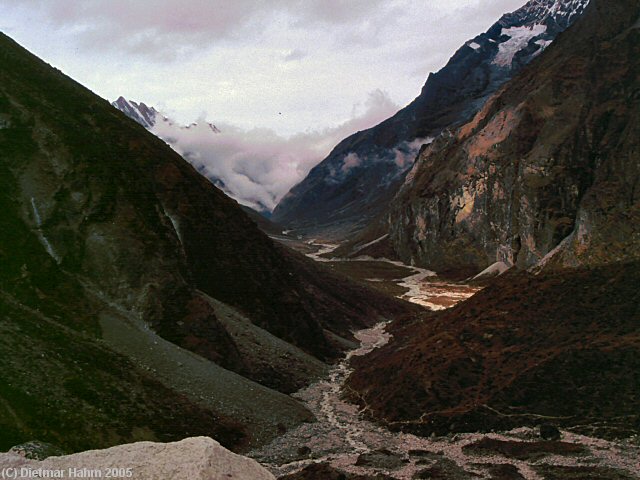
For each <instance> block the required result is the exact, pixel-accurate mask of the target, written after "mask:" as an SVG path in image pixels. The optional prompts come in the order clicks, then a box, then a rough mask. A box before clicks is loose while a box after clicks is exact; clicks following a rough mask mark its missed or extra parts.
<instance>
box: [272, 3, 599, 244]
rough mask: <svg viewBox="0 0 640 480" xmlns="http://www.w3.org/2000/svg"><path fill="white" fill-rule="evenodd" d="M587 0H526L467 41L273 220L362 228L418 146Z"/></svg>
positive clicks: (467, 113)
mask: <svg viewBox="0 0 640 480" xmlns="http://www.w3.org/2000/svg"><path fill="white" fill-rule="evenodd" d="M587 4H588V0H531V1H529V2H528V3H527V4H526V5H524V6H523V7H522V8H520V9H518V10H516V11H515V12H513V13H509V14H506V15H503V16H502V18H500V20H499V21H498V22H496V23H495V24H494V25H493V26H492V27H491V28H490V29H489V30H487V31H486V32H485V33H482V34H480V35H478V36H476V37H475V38H473V39H472V40H470V41H468V42H466V43H465V44H464V45H463V46H462V47H461V48H460V49H459V50H458V51H457V52H456V53H455V54H454V55H453V57H452V58H451V59H450V60H449V62H448V63H447V65H446V66H445V67H444V68H442V69H441V70H440V71H439V72H437V73H433V74H430V75H429V78H428V79H427V81H426V83H425V85H424V87H423V88H422V91H421V93H420V95H419V96H418V97H417V98H416V99H415V100H414V101H413V102H411V103H410V104H409V105H408V106H407V107H405V108H403V109H402V110H400V111H399V112H398V113H397V114H396V115H394V116H393V117H391V118H389V119H388V120H385V121H384V122H382V123H380V124H379V125H377V126H375V127H373V128H371V129H368V130H364V131H361V132H358V133H356V134H354V135H352V136H350V137H348V138H346V139H345V140H343V141H342V142H340V143H339V144H338V145H337V146H336V147H335V148H334V150H333V151H332V152H331V153H330V154H329V156H328V157H327V158H326V159H325V160H323V161H322V162H321V163H320V164H319V165H317V166H316V167H315V168H313V169H312V170H311V172H310V173H309V175H308V176H307V177H306V178H305V179H304V180H303V181H302V182H301V183H299V184H298V185H296V186H295V187H293V188H292V189H291V191H290V192H289V193H288V194H287V195H286V196H285V197H284V198H283V199H282V200H281V201H280V203H279V204H278V206H277V207H276V208H275V210H274V212H273V218H274V220H275V221H277V222H278V223H279V224H282V225H284V226H285V227H287V228H289V229H293V230H298V231H299V232H300V233H306V234H308V235H315V236H320V237H326V238H333V239H344V238H345V237H347V236H348V234H350V233H353V232H354V231H358V230H361V229H362V228H364V227H365V226H366V225H367V224H368V223H369V222H370V221H371V220H372V219H373V218H375V217H376V216H377V215H379V214H380V213H381V212H382V211H383V209H384V208H385V206H386V205H387V203H388V202H389V201H390V200H391V198H392V197H393V195H394V194H395V192H396V190H397V189H398V187H399V185H400V184H401V183H402V180H403V178H404V175H405V174H406V172H407V171H408V169H410V168H411V166H412V164H413V160H414V158H415V156H416V154H417V153H418V152H419V150H420V148H421V146H422V145H424V144H428V143H429V142H430V141H431V140H432V139H433V138H434V137H436V136H437V135H438V134H440V132H442V131H443V130H444V129H447V128H453V127H456V126H459V125H460V124H462V123H463V122H464V121H466V120H468V119H469V118H470V117H472V116H473V115H474V114H475V113H476V112H477V111H478V110H479V109H480V108H481V107H482V105H483V104H484V102H485V101H486V100H487V99H488V98H489V97H490V96H491V94H493V93H494V92H495V91H497V90H498V88H499V87H500V86H501V85H503V84H504V83H505V82H506V81H507V80H509V79H510V78H512V77H513V76H514V75H515V73H516V72H518V71H519V70H520V69H521V68H522V67H523V66H524V65H526V64H528V63H529V62H530V61H531V60H532V59H533V58H535V57H537V56H538V55H539V54H540V53H541V52H542V51H543V50H544V49H545V48H547V47H548V45H549V44H550V43H551V42H553V40H554V39H555V38H556V36H557V35H558V34H559V33H561V32H562V31H563V30H564V29H566V28H567V27H568V26H569V25H571V24H572V23H573V22H574V21H575V20H577V19H578V18H579V17H580V15H581V14H582V12H583V11H584V8H585V6H586V5H587Z"/></svg>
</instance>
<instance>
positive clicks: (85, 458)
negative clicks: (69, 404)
mask: <svg viewBox="0 0 640 480" xmlns="http://www.w3.org/2000/svg"><path fill="white" fill-rule="evenodd" d="M0 469H1V470H2V471H4V472H9V475H10V474H11V472H16V475H17V478H22V479H28V478H29V479H30V478H43V477H50V478H73V477H76V478H94V477H95V478H100V477H106V476H107V475H109V476H112V477H115V478H131V479H137V480H144V479H159V478H171V479H173V480H180V479H185V480H198V479H203V480H204V479H207V480H210V479H217V478H237V479H242V478H246V479H252V480H263V479H264V480H271V479H274V478H275V477H274V476H273V475H272V474H271V473H269V471H268V470H266V469H265V468H264V467H262V466H261V465H260V464H259V463H258V462H256V461H255V460H252V459H250V458H247V457H243V456H241V455H236V454H235V453H232V452H230V451H229V450H227V449H226V448H224V447H222V446H221V445H220V444H219V443H218V442H216V441H215V440H212V439H211V438H209V437H192V438H187V439H185V440H182V441H180V442H174V443H154V442H138V443H131V444H127V445H119V446H117V447H112V448H107V449H106V450H90V451H87V452H82V453H76V454H74V455H67V456H62V457H49V458H47V459H46V460H43V461H37V460H30V459H27V458H25V457H23V456H21V455H19V454H17V453H13V452H9V453H3V454H0ZM12 469H15V470H12ZM98 472H100V475H98ZM56 475H57V476H56Z"/></svg>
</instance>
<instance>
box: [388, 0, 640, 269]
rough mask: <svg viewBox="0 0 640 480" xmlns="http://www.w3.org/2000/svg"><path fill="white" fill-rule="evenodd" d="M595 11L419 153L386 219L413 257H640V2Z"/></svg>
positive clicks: (579, 260)
mask: <svg viewBox="0 0 640 480" xmlns="http://www.w3.org/2000/svg"><path fill="white" fill-rule="evenodd" d="M588 9H590V14H589V16H588V18H585V19H584V21H581V22H579V25H576V27H575V28H573V29H571V31H570V32H567V33H566V34H564V35H563V36H562V37H561V38H560V39H558V40H557V42H556V43H555V44H554V45H553V46H551V47H550V48H549V49H548V50H547V51H546V52H545V53H544V54H543V55H542V57H541V58H539V59H538V60H537V61H536V62H534V63H533V64H531V65H530V66H529V67H527V68H526V69H525V70H524V71H523V72H521V74H520V75H519V76H518V77H516V78H515V79H514V80H513V81H511V82H510V83H509V84H507V85H506V86H505V87H504V88H503V89H502V90H501V91H500V92H498V93H497V94H495V95H494V96H493V97H492V98H491V99H490V100H489V101H488V102H487V103H486V105H485V106H484V107H483V108H482V110H481V111H480V112H479V113H478V114H477V115H476V116H475V117H474V119H473V120H472V121H471V122H469V123H467V124H466V125H464V126H462V127H461V128H460V129H458V130H456V131H454V132H449V131H448V132H445V133H444V134H443V135H441V136H440V137H439V138H438V139H437V140H436V141H434V142H433V143H432V144H431V145H430V146H429V147H427V148H426V149H425V150H424V151H423V152H422V153H421V154H420V156H419V158H418V159H417V161H416V163H415V165H414V167H413V168H412V170H411V172H410V173H409V174H408V175H407V178H406V181H405V183H404V185H403V187H402V188H401V190H400V192H399V193H398V195H397V197H396V198H395V199H394V202H393V204H392V207H391V209H390V210H389V212H388V214H387V215H386V217H385V221H386V223H387V225H388V229H389V231H390V237H389V241H390V242H391V243H392V245H393V247H394V249H395V250H396V252H397V253H398V254H399V255H400V257H401V258H402V259H403V260H405V261H411V262H415V263H418V264H421V265H428V266H431V267H433V268H440V269H442V268H450V267H464V266H471V267H473V268H476V269H480V270H481V269H483V268H485V267H487V266H488V265H490V264H492V263H494V262H504V263H506V264H508V265H517V266H518V267H521V268H526V267H531V266H533V265H536V264H541V263H542V264H548V263H551V264H558V265H564V266H575V265H585V264H598V263H603V262H608V261H617V260H622V259H625V258H629V257H636V256H637V255H638V254H639V253H640V230H639V228H640V227H639V225H640V194H639V192H638V181H639V179H640V161H639V159H640V153H639V152H640V150H639V143H640V140H639V139H640V131H639V127H638V125H639V120H640V118H639V113H640V97H639V96H638V88H639V87H640V79H639V62H638V58H639V56H638V55H639V53H640V42H639V41H638V38H639V36H640V30H639V29H638V27H637V23H636V20H637V15H638V11H637V3H636V2H632V1H627V2H622V1H620V2H607V3H606V4H605V3H604V2H598V3H597V4H596V5H594V6H590V7H588Z"/></svg>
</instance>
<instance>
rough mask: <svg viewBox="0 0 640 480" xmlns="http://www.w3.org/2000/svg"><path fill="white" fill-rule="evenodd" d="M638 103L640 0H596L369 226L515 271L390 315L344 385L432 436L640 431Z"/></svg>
mask: <svg viewBox="0 0 640 480" xmlns="http://www.w3.org/2000/svg"><path fill="white" fill-rule="evenodd" d="M639 113H640V1H638V0H608V1H604V0H592V1H591V3H590V4H589V6H588V7H587V9H586V11H585V13H584V15H583V17H582V18H581V19H580V20H579V21H578V22H576V24H575V25H574V26H572V27H571V28H570V29H568V30H567V32H566V33H565V34H563V35H562V36H561V37H560V38H559V39H558V40H557V41H556V42H555V44H554V45H553V46H552V47H550V48H549V49H547V51H545V52H544V54H542V55H541V56H540V58H539V59H537V60H536V61H534V62H532V63H531V64H530V65H529V66H528V67H526V68H525V69H524V70H523V71H522V72H521V73H520V74H519V75H518V76H517V77H515V78H514V79H513V80H511V81H510V82H509V83H508V84H506V85H505V86H504V88H502V89H501V90H500V91H499V92H498V93H496V94H495V95H494V96H493V97H492V98H491V99H490V100H489V101H488V102H487V103H486V105H485V106H484V107H483V108H482V110H481V111H480V112H479V113H478V114H477V115H476V116H475V118H474V119H473V120H472V121H471V122H469V123H467V124H465V125H463V126H462V127H460V128H459V129H458V130H456V131H453V132H450V133H447V134H443V135H441V136H440V137H439V138H438V139H436V140H435V141H434V142H433V143H432V144H431V145H430V146H429V147H427V148H426V149H425V150H424V151H423V152H422V153H421V154H420V156H419V158H418V160H417V162H416V164H415V166H414V167H413V169H412V170H411V172H410V173H409V175H408V176H407V179H406V181H405V183H404V185H403V187H402V189H401V191H400V192H399V194H398V195H397V196H396V198H395V199H394V201H393V203H392V205H391V206H390V208H389V210H388V212H387V213H386V215H385V217H384V221H383V222H381V224H380V225H378V226H377V227H376V228H378V232H377V233H376V234H378V233H379V229H384V228H387V229H388V230H387V231H388V232H389V236H388V237H385V239H384V242H387V241H388V242H389V245H388V246H389V247H390V248H394V249H396V251H397V252H398V253H399V255H400V256H401V258H403V259H405V260H406V261H413V262H415V263H419V264H424V265H431V266H434V267H435V268H440V269H443V270H447V269H452V268H458V269H464V268H465V267H471V268H472V269H475V271H477V270H478V269H482V268H484V267H486V266H487V265H488V264H491V263H493V262H496V261H498V262H500V263H502V264H504V265H503V266H505V267H508V266H512V265H515V266H517V267H520V268H512V269H509V270H508V271H507V272H506V273H503V274H502V275H501V276H499V277H498V278H497V279H495V280H493V281H491V283H490V284H489V286H488V287H487V288H485V289H484V290H483V291H481V292H480V293H478V294H476V295H475V296H473V297H472V298H470V299H469V300H467V301H466V302H463V303H461V304H460V305H458V306H456V307H454V308H452V309H450V310H448V311H445V312H440V313H435V312H434V313H431V314H429V315H428V316H426V317H420V318H416V319H415V320H413V321H408V322H396V323H395V324H394V325H393V326H392V327H391V333H392V334H393V340H392V341H391V342H389V344H388V345H386V346H385V347H383V348H381V349H379V350H376V351H375V352H373V353H371V354H370V355H368V356H366V357H361V358H358V359H357V360H356V361H355V365H354V366H355V373H354V374H353V375H352V376H351V378H350V379H349V381H348V391H349V392H350V396H351V398H352V399H353V400H354V401H357V402H358V403H360V405H361V406H366V409H367V412H369V413H370V415H371V416H373V417H375V418H377V419H379V420H381V421H383V422H384V423H386V424H387V425H389V426H391V427H393V428H397V429H402V430H407V431H412V432H414V433H419V434H422V435H429V434H432V433H435V434H438V435H439V434H443V433H447V432H451V431H478V430H480V431H488V430H505V429H509V428H513V427H516V426H521V425H532V426H533V425H537V424H540V423H541V422H544V421H551V422H554V423H555V424H558V425H561V426H563V427H565V428H567V429H570V430H573V431H578V432H581V433H587V434H589V435H597V436H605V437H611V438H616V437H617V438H620V437H628V436H630V435H633V434H634V433H637V431H638V429H639V428H640V417H639V416H638V412H637V408H636V404H637V398H638V396H639V395H640V381H639V379H638V366H639V365H640V341H639V340H638V339H639V338H640V337H639V336H638V330H639V326H640V308H639V305H640V295H639V293H638V289H637V285H638V282H639V281H640V279H639V274H640V248H639V247H640V243H639V241H640V191H639V190H638V185H639V184H640V161H639V159H640V131H639V125H640V118H639V117H638V115H639ZM362 241H365V239H363V240H362ZM381 242H382V241H381ZM381 242H379V243H381ZM532 267H533V268H532ZM496 271H499V270H498V269H496ZM554 478H555V477H554ZM576 478H577V477H576ZM580 478H583V477H580ZM594 478H595V477H594Z"/></svg>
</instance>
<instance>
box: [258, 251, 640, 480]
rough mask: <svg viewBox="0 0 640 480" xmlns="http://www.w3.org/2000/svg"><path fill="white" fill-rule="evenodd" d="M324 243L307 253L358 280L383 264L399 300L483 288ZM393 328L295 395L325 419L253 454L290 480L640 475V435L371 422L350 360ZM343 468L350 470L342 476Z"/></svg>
mask: <svg viewBox="0 0 640 480" xmlns="http://www.w3.org/2000/svg"><path fill="white" fill-rule="evenodd" d="M309 247H313V245H310V246H309ZM316 247H319V248H316V249H315V251H313V249H312V248H310V250H311V251H309V250H308V251H307V252H305V253H306V254H307V255H308V256H309V257H311V258H314V259H315V260H317V261H321V262H324V263H327V264H335V267H334V268H336V269H340V270H341V271H343V272H344V273H350V274H351V275H353V276H354V277H355V278H357V279H363V277H364V276H367V275H369V274H371V272H372V270H377V273H378V274H380V278H377V279H376V281H375V282H377V283H380V284H383V285H386V287H385V288H386V289H387V291H389V286H390V285H391V284H394V283H395V284H396V285H398V286H400V287H401V288H403V290H402V291H400V290H398V291H396V296H398V297H401V298H405V299H408V300H410V301H412V302H414V303H418V304H421V305H423V306H426V307H429V308H432V309H442V308H448V307H450V306H453V305H455V304H456V303H457V302H459V301H462V300H464V299H466V298H468V297H470V296H471V295H473V293H475V292H476V291H477V290H478V287H476V286H467V285H464V284H454V283H447V282H443V281H440V280H439V279H438V278H437V276H436V275H435V274H434V273H433V272H428V271H426V270H423V269H417V268H413V267H408V266H405V265H402V264H399V263H397V262H391V261H379V260H372V259H360V260H359V261H353V260H350V261H344V262H342V261H339V260H337V259H331V258H326V257H327V256H328V255H327V254H329V253H330V252H331V250H332V248H333V246H329V245H319V246H316ZM381 263H383V264H384V268H383V269H380V264H381ZM339 265H347V266H348V268H346V269H344V268H340V267H339ZM388 267H392V268H391V269H390V268H388ZM354 272H355V274H354ZM401 275H404V276H401ZM386 325H387V324H386V323H384V322H383V323H379V324H378V325H376V326H374V327H373V328H369V329H365V330H361V331H359V332H357V333H356V338H357V339H358V340H359V341H360V346H359V347H358V348H356V349H354V350H352V351H351V352H350V353H349V354H348V355H347V356H346V358H345V359H344V360H343V361H342V362H340V363H339V364H338V365H336V366H335V367H334V368H333V369H332V371H331V372H330V374H329V376H328V377H327V378H326V379H325V380H322V381H319V382H317V383H315V384H313V385H311V386H309V387H307V388H305V389H303V390H300V391H299V392H297V393H295V394H294V395H293V396H294V397H295V398H297V399H299V400H300V401H302V402H303V403H304V405H305V406H306V407H307V408H308V409H309V410H311V411H312V412H313V414H314V415H315V416H316V418H317V422H314V423H305V424H302V425H300V426H298V427H296V428H294V429H292V430H290V431H288V432H287V433H286V434H284V435H283V436H281V437H278V438H276V439H275V440H274V441H273V442H272V443H270V444H269V445H266V446H264V447H262V448H260V449H257V450H254V451H252V452H250V453H249V456H251V457H253V458H254V459H256V460H258V461H259V462H261V463H262V464H264V465H265V466H266V467H267V468H268V469H269V470H271V471H272V472H273V473H274V474H275V475H276V476H279V477H280V478H287V479H290V480H294V479H316V478H318V479H320V478H354V479H356V478H359V479H366V478H391V479H398V480H400V479H414V478H443V479H467V478H487V479H527V480H545V479H621V480H622V479H634V478H640V476H637V475H638V472H640V442H639V441H638V438H635V439H630V440H627V441H620V442H611V441H606V440H601V439H595V438H590V437H586V436H582V435H577V434H573V433H570V432H563V435H562V441H545V440H542V439H541V438H540V436H539V434H538V432H537V431H536V430H534V429H531V428H518V429H514V430H511V431H508V432H500V433H491V434H475V433H471V434H455V435H453V434H452V435H448V436H444V437H431V438H424V437H418V436H415V435H412V434H408V433H401V432H393V431H390V430H388V429H386V428H384V427H381V426H379V425H376V424H374V423H372V422H370V421H367V420H363V419H362V415H361V414H362V412H359V411H358V407H357V406H356V405H353V404H351V403H349V402H346V401H345V400H343V399H342V394H341V391H342V388H343V386H344V383H345V380H346V379H347V377H348V376H349V375H350V373H351V372H352V369H351V368H350V360H351V359H353V358H354V357H358V356H362V355H366V354H367V353H369V352H371V351H372V350H374V349H376V348H379V347H381V346H383V345H385V344H386V343H387V342H388V341H389V340H390V338H391V335H390V334H389V333H387V332H386V331H385V328H386ZM338 472H344V474H346V475H347V476H346V477H340V476H339V474H338Z"/></svg>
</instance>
